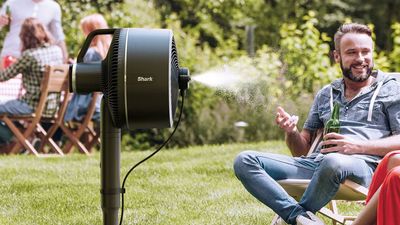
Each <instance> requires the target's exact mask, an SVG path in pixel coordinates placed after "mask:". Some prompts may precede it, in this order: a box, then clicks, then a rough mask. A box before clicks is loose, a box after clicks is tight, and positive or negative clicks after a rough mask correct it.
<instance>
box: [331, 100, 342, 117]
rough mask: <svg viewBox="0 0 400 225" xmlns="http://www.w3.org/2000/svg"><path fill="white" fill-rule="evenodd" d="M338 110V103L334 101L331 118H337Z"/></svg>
mask: <svg viewBox="0 0 400 225" xmlns="http://www.w3.org/2000/svg"><path fill="white" fill-rule="evenodd" d="M339 111H340V106H339V104H338V103H335V105H334V106H333V112H332V118H333V119H339Z"/></svg>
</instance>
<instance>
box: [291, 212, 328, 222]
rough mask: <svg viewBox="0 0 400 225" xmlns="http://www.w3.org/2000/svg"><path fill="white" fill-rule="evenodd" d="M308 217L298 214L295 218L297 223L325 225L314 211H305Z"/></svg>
mask: <svg viewBox="0 0 400 225" xmlns="http://www.w3.org/2000/svg"><path fill="white" fill-rule="evenodd" d="M306 213H307V215H308V217H305V216H303V215H299V216H297V218H296V223H297V225H325V223H324V222H322V220H321V219H320V218H318V217H317V216H316V215H314V213H312V212H310V211H307V212H306Z"/></svg>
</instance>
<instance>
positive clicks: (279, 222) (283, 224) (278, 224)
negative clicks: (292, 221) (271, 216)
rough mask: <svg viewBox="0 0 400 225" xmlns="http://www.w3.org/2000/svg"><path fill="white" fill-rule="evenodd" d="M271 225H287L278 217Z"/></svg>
mask: <svg viewBox="0 0 400 225" xmlns="http://www.w3.org/2000/svg"><path fill="white" fill-rule="evenodd" d="M272 225H288V224H287V223H286V222H285V221H284V220H283V219H282V218H281V217H279V218H278V219H277V220H276V221H275V223H273V224H272Z"/></svg>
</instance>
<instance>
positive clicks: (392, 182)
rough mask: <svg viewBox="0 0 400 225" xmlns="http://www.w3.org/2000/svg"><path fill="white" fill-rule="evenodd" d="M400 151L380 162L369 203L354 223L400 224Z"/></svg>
mask: <svg viewBox="0 0 400 225" xmlns="http://www.w3.org/2000/svg"><path fill="white" fill-rule="evenodd" d="M399 205H400V151H394V152H390V153H388V154H387V155H386V156H385V157H384V158H383V160H382V161H381V162H380V163H379V165H378V167H377V168H376V171H375V173H374V176H373V178H372V182H371V185H370V187H369V191H368V197H367V205H366V207H365V208H364V209H363V210H362V211H361V213H360V215H358V217H357V219H356V220H355V221H354V223H353V225H372V224H377V225H399V224H400V216H399V215H400V207H399Z"/></svg>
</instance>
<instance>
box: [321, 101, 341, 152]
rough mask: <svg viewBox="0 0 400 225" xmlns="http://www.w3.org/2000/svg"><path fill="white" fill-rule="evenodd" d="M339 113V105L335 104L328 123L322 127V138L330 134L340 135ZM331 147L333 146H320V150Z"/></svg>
mask: <svg viewBox="0 0 400 225" xmlns="http://www.w3.org/2000/svg"><path fill="white" fill-rule="evenodd" d="M339 111H340V105H339V103H337V102H335V104H334V106H333V112H332V114H331V118H330V119H329V120H328V122H326V125H325V127H324V136H325V135H326V134H328V133H332V132H335V133H340V121H339ZM333 146H334V145H325V146H322V148H330V147H333Z"/></svg>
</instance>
